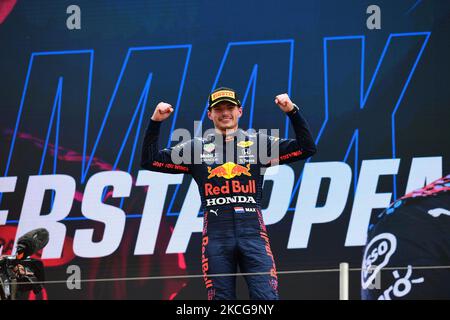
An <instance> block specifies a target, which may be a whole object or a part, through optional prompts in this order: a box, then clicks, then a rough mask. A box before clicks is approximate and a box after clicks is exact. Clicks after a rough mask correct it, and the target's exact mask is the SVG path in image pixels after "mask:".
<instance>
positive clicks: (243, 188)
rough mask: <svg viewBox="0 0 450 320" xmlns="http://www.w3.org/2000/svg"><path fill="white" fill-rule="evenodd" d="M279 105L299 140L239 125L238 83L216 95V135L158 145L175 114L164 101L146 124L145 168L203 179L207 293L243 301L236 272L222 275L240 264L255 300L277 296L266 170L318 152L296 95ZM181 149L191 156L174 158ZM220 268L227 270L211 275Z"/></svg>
mask: <svg viewBox="0 0 450 320" xmlns="http://www.w3.org/2000/svg"><path fill="white" fill-rule="evenodd" d="M275 103H276V104H278V106H279V107H280V109H281V110H282V111H284V112H285V113H286V114H287V115H288V116H289V118H290V120H291V124H292V126H293V128H294V131H295V139H279V138H278V137H273V136H267V135H265V134H262V133H256V134H251V133H248V132H246V131H244V130H242V129H239V128H238V120H239V118H240V117H241V116H242V106H241V103H240V101H239V99H238V97H237V95H236V92H235V91H234V90H233V89H229V88H224V87H222V88H218V89H216V90H214V91H213V92H212V93H211V94H210V96H209V106H208V118H209V119H210V120H212V121H213V123H214V127H215V134H212V135H210V136H208V137H207V138H205V139H193V140H190V141H188V142H186V143H183V144H181V145H178V146H176V147H174V148H169V149H163V150H159V146H158V136H159V128H160V125H161V122H162V121H164V120H165V119H167V118H168V117H169V116H170V114H171V113H172V112H173V108H172V106H171V105H169V104H167V103H164V102H161V103H159V104H158V105H157V107H156V109H155V112H154V113H153V116H152V118H151V121H150V125H149V127H148V129H147V132H146V135H145V138H144V144H143V149H142V162H141V165H142V167H143V168H145V169H148V170H153V171H159V172H166V173H189V174H191V175H192V176H193V177H194V179H195V181H196V182H197V184H198V187H199V191H200V196H201V199H202V209H203V211H204V228H203V238H202V270H203V274H204V281H205V285H206V288H207V291H208V299H236V295H235V280H236V279H235V276H233V275H229V276H222V274H234V273H236V272H237V266H238V265H239V267H240V270H241V272H244V273H251V275H246V276H245V278H246V281H247V284H248V287H249V293H250V298H251V299H265V300H268V299H278V280H277V274H276V267H275V262H274V258H273V254H272V251H271V249H270V244H269V238H268V236H267V231H266V227H265V225H264V222H263V219H262V214H261V193H262V183H263V171H262V169H263V168H266V167H269V166H271V165H276V164H284V163H289V162H293V161H297V160H300V159H306V158H308V157H310V156H311V155H313V154H314V153H315V152H316V146H315V144H314V141H313V139H312V136H311V133H310V131H309V128H308V124H307V123H306V121H305V119H304V118H303V116H302V115H301V112H300V110H299V108H298V107H297V106H296V105H295V104H294V103H292V101H291V100H290V98H289V96H288V95H287V94H281V95H278V96H277V97H276V98H275ZM257 146H258V148H259V149H261V150H265V149H267V151H268V152H267V155H270V156H268V157H258V156H257V152H256V150H257V148H256V147H257ZM195 150H201V154H200V155H198V154H195V152H193V151H195ZM261 150H259V151H261ZM277 151H278V154H277ZM260 153H261V152H260ZM174 155H175V156H180V157H183V159H190V161H185V162H184V163H181V164H180V163H175V162H174V161H173V158H174ZM186 156H187V157H186ZM198 156H200V159H198ZM224 159H225V160H224ZM195 160H198V161H197V162H198V163H197V162H196V161H195ZM213 274H219V275H220V276H214V277H210V275H213Z"/></svg>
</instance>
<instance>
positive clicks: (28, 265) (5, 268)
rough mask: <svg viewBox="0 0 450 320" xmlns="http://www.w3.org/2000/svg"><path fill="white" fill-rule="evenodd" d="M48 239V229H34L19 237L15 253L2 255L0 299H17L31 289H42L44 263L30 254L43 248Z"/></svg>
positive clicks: (36, 290) (34, 290)
mask: <svg viewBox="0 0 450 320" xmlns="http://www.w3.org/2000/svg"><path fill="white" fill-rule="evenodd" d="M48 240H49V236H48V231H47V230H46V229H42V228H41V229H36V230H32V231H30V232H28V233H26V234H24V235H23V236H22V237H20V238H19V240H18V241H17V252H16V254H15V255H11V256H2V257H0V300H15V299H17V298H18V297H20V296H21V295H23V294H26V293H27V292H29V291H33V292H34V293H35V294H37V293H39V292H40V291H41V290H42V288H43V285H42V282H43V281H45V274H44V265H43V263H42V261H40V260H37V259H32V258H30V257H29V256H31V255H33V254H35V253H36V252H38V251H39V250H41V249H43V248H44V247H45V246H46V245H47V243H48Z"/></svg>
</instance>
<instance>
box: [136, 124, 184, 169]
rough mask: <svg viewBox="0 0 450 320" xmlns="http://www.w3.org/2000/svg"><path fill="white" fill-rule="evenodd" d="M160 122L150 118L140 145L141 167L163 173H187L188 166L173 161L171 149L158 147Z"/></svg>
mask: <svg viewBox="0 0 450 320" xmlns="http://www.w3.org/2000/svg"><path fill="white" fill-rule="evenodd" d="M161 123H162V122H160V121H154V120H150V123H149V126H148V128H147V130H146V132H145V136H144V143H143V145H142V153H141V167H142V168H143V169H147V170H151V171H158V172H165V173H189V171H190V170H189V167H188V166H186V165H180V164H175V163H173V161H172V158H171V152H172V149H163V150H160V149H159V148H160V147H159V132H160V127H161Z"/></svg>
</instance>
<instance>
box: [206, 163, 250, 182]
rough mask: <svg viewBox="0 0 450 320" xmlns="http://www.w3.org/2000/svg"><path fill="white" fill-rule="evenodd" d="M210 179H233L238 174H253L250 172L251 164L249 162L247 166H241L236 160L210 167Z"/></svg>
mask: <svg viewBox="0 0 450 320" xmlns="http://www.w3.org/2000/svg"><path fill="white" fill-rule="evenodd" d="M208 173H209V176H208V179H211V178H214V177H219V178H225V179H232V178H234V177H236V176H240V175H246V176H249V177H250V176H251V175H252V174H251V173H250V164H247V165H246V166H245V167H244V166H241V165H239V164H236V163H234V162H227V163H225V164H222V165H220V166H218V167H215V168H214V169H212V168H211V167H208Z"/></svg>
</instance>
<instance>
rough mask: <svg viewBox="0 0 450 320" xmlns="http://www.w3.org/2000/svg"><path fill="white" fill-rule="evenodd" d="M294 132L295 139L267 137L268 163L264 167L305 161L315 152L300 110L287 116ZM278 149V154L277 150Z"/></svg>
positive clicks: (295, 110) (312, 140)
mask: <svg viewBox="0 0 450 320" xmlns="http://www.w3.org/2000/svg"><path fill="white" fill-rule="evenodd" d="M287 115H288V117H289V119H290V121H291V125H292V127H293V129H294V132H295V139H281V138H278V137H274V136H268V139H267V143H268V150H269V154H270V155H271V156H270V157H269V162H268V163H266V164H265V166H274V165H279V164H285V163H290V162H294V161H298V160H302V159H307V158H309V157H311V156H312V155H314V154H315V153H316V152H317V148H316V144H315V143H314V139H313V137H312V135H311V132H310V130H309V125H308V123H307V122H306V119H305V118H304V117H303V115H302V113H301V111H300V109H299V108H298V107H296V108H295V109H294V111H292V112H291V113H288V114H287ZM277 148H278V152H277V150H276V149H277Z"/></svg>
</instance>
